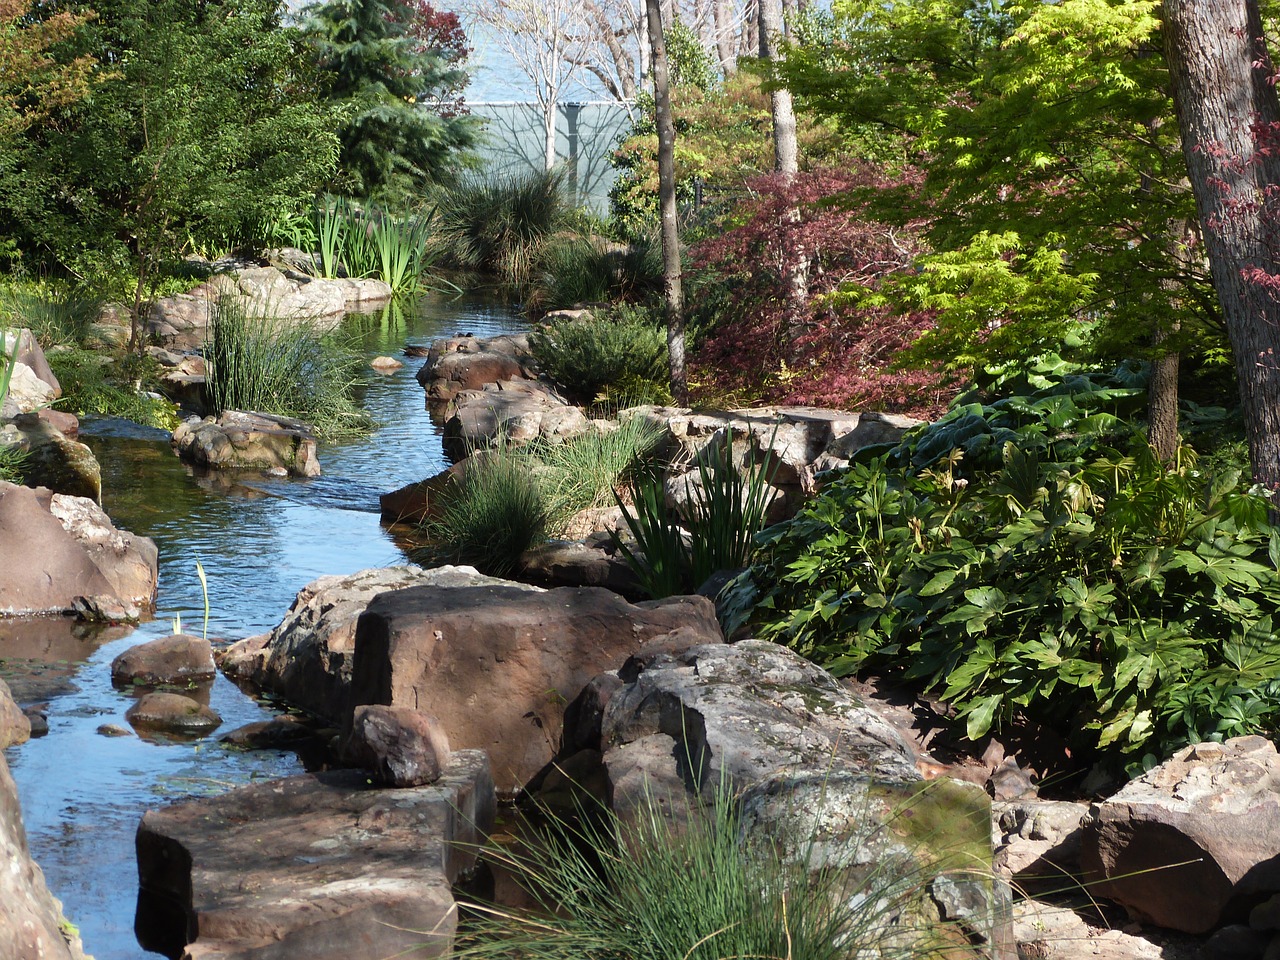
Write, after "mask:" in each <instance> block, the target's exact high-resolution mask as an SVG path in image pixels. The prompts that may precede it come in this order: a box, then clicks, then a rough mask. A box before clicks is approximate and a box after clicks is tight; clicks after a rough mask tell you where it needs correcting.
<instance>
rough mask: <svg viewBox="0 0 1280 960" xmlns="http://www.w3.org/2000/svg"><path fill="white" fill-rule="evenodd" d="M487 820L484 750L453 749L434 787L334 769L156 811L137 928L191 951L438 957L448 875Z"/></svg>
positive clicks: (447, 914)
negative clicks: (379, 783) (385, 784)
mask: <svg viewBox="0 0 1280 960" xmlns="http://www.w3.org/2000/svg"><path fill="white" fill-rule="evenodd" d="M493 820H494V793H493V781H492V780H491V779H490V777H489V770H488V762H487V760H486V759H485V756H484V754H483V753H481V752H480V751H463V752H459V753H455V754H453V755H452V756H451V757H450V758H449V759H448V762H447V763H446V764H445V766H444V769H443V770H442V772H441V777H440V779H439V781H438V782H437V783H435V784H433V785H431V786H424V787H412V788H407V789H402V790H377V789H370V788H369V786H368V784H367V782H366V775H365V774H364V773H362V772H361V771H356V770H341V771H331V772H327V773H318V774H304V775H301V776H296V777H289V778H288V779H285V780H276V781H273V782H270V783H263V784H256V785H253V786H248V787H241V788H239V789H237V790H233V791H231V792H229V793H225V794H222V795H221V796H218V797H212V798H208V799H200V800H189V801H186V802H182V803H177V804H174V805H172V806H169V807H166V808H164V809H162V810H150V811H148V812H147V814H146V815H145V816H144V817H143V818H142V824H141V825H140V826H139V828H138V839H137V848H138V877H139V881H140V887H141V891H140V893H139V904H138V930H139V939H140V941H141V942H142V944H143V946H144V947H147V948H149V949H156V950H160V951H162V952H168V953H169V954H170V955H174V956H176V955H177V954H178V953H179V952H182V950H183V947H184V946H185V948H186V949H185V952H183V954H182V955H183V956H184V957H187V958H189V960H214V958H217V960H293V958H300V957H305V958H307V960H352V958H371V960H372V958H383V957H397V956H408V955H412V956H414V957H435V956H441V955H443V954H446V953H448V952H449V949H450V947H451V945H452V942H453V935H454V931H455V930H456V928H457V922H458V911H457V906H456V904H455V903H454V900H453V895H452V892H451V887H452V885H453V884H454V883H455V882H456V881H458V880H460V879H462V878H463V876H464V875H465V874H466V873H467V872H469V871H470V870H471V869H472V868H473V867H474V865H475V856H476V851H477V848H478V844H479V843H480V841H481V840H482V839H483V837H484V836H485V835H486V834H487V832H488V831H489V830H490V829H491V828H492V825H493Z"/></svg>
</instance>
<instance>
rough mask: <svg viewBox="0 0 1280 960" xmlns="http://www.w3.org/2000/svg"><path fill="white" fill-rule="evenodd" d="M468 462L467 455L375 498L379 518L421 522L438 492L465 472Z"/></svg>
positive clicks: (428, 515) (400, 521) (431, 511)
mask: <svg viewBox="0 0 1280 960" xmlns="http://www.w3.org/2000/svg"><path fill="white" fill-rule="evenodd" d="M469 462H470V458H468V459H467V460H464V461H462V463H455V464H454V465H453V466H451V467H449V468H448V469H447V470H442V471H441V472H440V473H437V474H436V475H435V476H434V477H428V478H427V479H425V480H419V481H417V482H416V483H410V484H406V485H405V486H403V487H401V488H400V489H399V490H392V491H391V492H390V493H384V494H383V495H382V496H380V497H379V498H378V505H379V507H380V508H381V511H382V519H383V520H385V521H386V522H387V523H421V522H422V521H423V520H427V519H429V518H430V517H431V516H432V515H433V512H434V510H435V503H436V501H437V500H438V498H439V497H440V495H441V494H442V493H443V492H444V491H445V490H446V489H447V488H448V487H449V485H450V484H452V483H457V482H460V481H461V480H462V479H463V477H465V476H466V471H467V466H466V465H467V464H468V463H469Z"/></svg>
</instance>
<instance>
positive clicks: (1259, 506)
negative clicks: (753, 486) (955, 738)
mask: <svg viewBox="0 0 1280 960" xmlns="http://www.w3.org/2000/svg"><path fill="white" fill-rule="evenodd" d="M999 386H1003V387H1004V392H1005V393H1006V394H1007V395H1005V396H1002V397H998V398H994V399H991V400H989V401H987V402H980V401H976V400H975V401H973V402H970V403H959V404H957V405H956V406H954V407H953V409H952V410H951V411H950V412H949V413H948V415H947V416H946V417H944V418H942V419H941V420H939V421H938V422H936V423H934V424H930V425H928V426H925V427H923V428H920V429H918V430H916V431H914V432H913V433H912V434H910V435H909V436H908V437H907V438H906V439H905V440H904V441H903V443H902V444H900V445H899V446H897V447H896V448H894V449H892V450H889V451H880V452H878V453H877V452H875V451H872V452H871V453H869V454H868V455H867V456H866V457H865V458H864V460H865V462H860V463H857V464H855V465H854V466H853V467H852V468H851V469H850V470H849V471H848V472H847V473H845V474H844V475H842V476H840V477H839V478H838V479H835V480H834V481H832V482H830V483H829V484H828V485H827V486H826V488H825V489H824V490H823V492H822V494H821V495H820V496H819V497H817V498H816V499H815V500H813V501H812V502H811V503H809V504H808V505H807V506H806V507H805V508H804V509H802V510H801V511H800V513H799V514H798V515H797V516H796V517H795V518H794V519H793V520H791V521H789V522H787V523H785V524H782V525H779V526H777V527H774V528H772V529H770V530H769V531H766V533H765V534H764V535H763V536H762V537H761V538H760V539H759V541H758V542H759V545H760V548H761V558H760V561H759V563H758V564H757V565H756V566H755V567H753V568H752V569H751V570H750V571H749V572H748V573H747V574H746V575H745V576H743V577H742V578H740V579H739V581H738V582H737V583H736V584H735V585H733V587H732V588H731V590H730V591H729V593H728V594H727V595H726V597H725V598H723V600H724V608H725V610H726V613H727V614H728V616H729V617H730V621H731V624H730V625H731V627H732V626H736V625H740V624H741V623H743V622H744V620H746V619H748V618H749V619H750V620H751V622H752V623H753V624H754V628H755V632H756V635H757V636H760V637H764V638H769V639H773V640H777V641H779V642H783V643H786V644H789V645H791V646H793V647H795V648H796V649H797V650H798V651H800V652H801V653H803V654H805V655H806V656H808V657H810V658H812V659H814V660H816V661H818V662H819V663H821V664H823V665H825V666H826V667H828V668H829V669H831V670H832V671H834V672H835V673H837V674H842V675H843V674H850V673H854V672H859V671H872V672H876V673H881V674H887V675H892V676H896V677H899V678H901V679H903V680H905V681H908V682H910V683H914V684H916V685H918V686H920V687H922V688H923V689H926V690H930V691H933V692H934V693H936V694H938V695H940V696H941V698H942V699H943V700H945V701H946V702H948V703H949V704H951V705H952V706H953V707H954V708H955V710H956V711H957V714H958V716H959V718H960V719H961V720H962V721H963V723H964V725H965V729H966V733H967V735H968V736H969V737H971V738H975V739H977V738H981V737H983V736H984V735H986V734H987V733H989V732H997V731H1000V730H1001V729H1003V728H1005V727H1007V726H1008V725H1010V724H1022V723H1030V724H1032V725H1036V726H1040V727H1043V728H1048V729H1051V730H1054V731H1056V732H1057V733H1058V734H1060V735H1062V736H1064V737H1066V738H1067V739H1068V741H1069V743H1070V745H1071V748H1072V750H1073V752H1074V754H1075V756H1076V757H1077V758H1078V759H1080V760H1082V761H1084V762H1085V765H1087V763H1088V762H1089V761H1097V762H1098V763H1100V764H1101V765H1103V766H1104V767H1109V768H1112V769H1121V768H1123V769H1127V770H1128V771H1129V772H1130V773H1132V772H1134V771H1137V770H1141V769H1143V768H1145V767H1148V766H1150V765H1152V764H1153V763H1155V762H1157V761H1159V760H1162V759H1164V757H1166V756H1167V755H1168V754H1169V753H1170V752H1172V751H1173V750H1174V749H1176V748H1177V747H1179V746H1181V745H1183V744H1185V743H1188V742H1196V741H1199V740H1202V739H1223V738H1226V737H1230V736H1236V735H1240V734H1246V733H1254V732H1270V731H1271V730H1272V729H1273V727H1274V725H1275V723H1276V719H1277V716H1278V715H1280V700H1278V699H1277V696H1278V695H1280V641H1278V640H1277V639H1276V637H1275V634H1274V631H1273V618H1274V617H1275V616H1276V615H1277V610H1278V606H1280V577H1278V576H1277V568H1278V565H1280V530H1277V528H1275V527H1273V526H1272V524H1271V523H1270V521H1269V518H1268V509H1269V501H1268V500H1267V499H1266V498H1264V497H1262V496H1260V495H1259V494H1258V493H1256V492H1254V491H1253V490H1251V489H1250V488H1249V487H1247V485H1246V484H1245V482H1244V481H1242V479H1241V473H1240V470H1239V469H1238V468H1237V469H1234V470H1229V471H1225V472H1220V471H1217V470H1215V471H1214V472H1212V473H1210V472H1206V471H1202V470H1201V469H1199V468H1198V466H1197V461H1196V454H1195V452H1194V451H1193V450H1192V449H1191V448H1190V447H1188V446H1183V447H1182V448H1181V449H1180V450H1179V452H1178V455H1177V458H1176V459H1175V461H1174V462H1172V463H1170V464H1162V463H1161V462H1159V460H1158V459H1157V458H1156V457H1155V455H1154V454H1153V453H1152V451H1151V449H1150V447H1149V446H1147V444H1146V441H1145V439H1144V438H1143V437H1142V435H1141V434H1140V433H1138V431H1137V430H1136V428H1135V427H1134V426H1133V422H1132V421H1131V420H1128V419H1126V418H1125V413H1126V412H1127V410H1128V409H1131V408H1132V407H1134V406H1135V405H1140V404H1141V402H1142V389H1141V388H1142V383H1141V378H1140V376H1139V375H1138V372H1137V371H1136V369H1135V368H1121V369H1119V370H1117V371H1115V372H1113V373H1111V374H1090V373H1087V372H1084V371H1080V370H1074V369H1072V368H1070V367H1069V366H1068V365H1065V364H1061V363H1051V364H1047V365H1043V366H1042V367H1041V369H1040V371H1039V372H1038V373H1034V374H1033V375H1032V376H1031V377H1029V378H1022V379H1021V380H1020V381H1019V382H1006V383H1004V384H1002V385H999ZM1013 390H1017V392H1012V391H1013Z"/></svg>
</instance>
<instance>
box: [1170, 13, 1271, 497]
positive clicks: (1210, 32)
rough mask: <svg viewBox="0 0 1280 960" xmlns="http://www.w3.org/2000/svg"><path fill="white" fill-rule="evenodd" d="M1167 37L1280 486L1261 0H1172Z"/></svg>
mask: <svg viewBox="0 0 1280 960" xmlns="http://www.w3.org/2000/svg"><path fill="white" fill-rule="evenodd" d="M1163 29H1164V46H1165V55H1166V58H1167V60H1168V63H1169V74H1170V78H1171V80H1172V83H1173V95H1174V105H1175V107H1176V109H1177V114H1178V123H1179V126H1180V127H1181V130H1182V150H1183V155H1184V156H1185V158H1186V162H1187V169H1188V172H1189V175H1190V180H1191V188H1192V191H1193V192H1194V194H1195V198H1196V210H1197V213H1198V215H1199V218H1200V222H1201V224H1202V225H1203V227H1204V230H1203V233H1204V242H1205V252H1206V254H1207V256H1208V260H1209V266H1210V269H1211V271H1212V273H1213V284H1214V288H1215V289H1216V291H1217V294H1218V301H1219V303H1220V305H1221V308H1222V313H1223V319H1224V320H1225V322H1226V327H1227V333H1228V335H1229V337H1230V339H1231V346H1232V350H1233V352H1234V354H1235V366H1236V375H1237V377H1238V379H1239V382H1240V400H1241V405H1242V407H1243V410H1244V418H1245V431H1246V434H1247V436H1248V440H1249V457H1250V460H1251V462H1252V465H1253V477H1254V479H1255V480H1256V481H1258V482H1259V483H1262V484H1265V485H1266V486H1267V487H1268V488H1270V489H1273V490H1274V489H1280V300H1278V299H1277V297H1276V296H1275V295H1274V294H1273V293H1271V292H1269V290H1268V288H1267V287H1266V286H1265V285H1263V284H1260V283H1258V282H1257V280H1256V279H1250V278H1249V276H1248V271H1249V270H1251V269H1255V268H1256V269H1262V270H1265V271H1266V272H1267V273H1270V274H1274V273H1275V272H1276V262H1275V256H1274V251H1275V250H1276V246H1275V244H1274V241H1275V240H1276V239H1277V236H1276V234H1277V224H1276V223H1274V222H1268V221H1269V219H1271V218H1270V217H1269V216H1268V214H1267V211H1266V209H1265V204H1264V201H1265V199H1266V197H1265V191H1266V189H1267V188H1268V187H1273V186H1280V160H1277V159H1276V158H1274V157H1266V156H1258V155H1256V149H1255V147H1256V144H1255V139H1254V135H1253V124H1254V123H1263V124H1268V123H1274V122H1276V121H1277V120H1278V119H1280V107H1278V105H1277V100H1276V92H1275V88H1274V87H1273V86H1272V85H1271V84H1270V83H1269V82H1268V80H1269V74H1270V73H1271V72H1272V70H1271V69H1270V68H1269V67H1265V68H1259V67H1256V66H1255V63H1263V64H1268V63H1269V60H1268V58H1267V52H1266V48H1265V42H1264V41H1263V39H1262V37H1263V32H1262V19H1261V16H1260V14H1259V10H1258V4H1257V0H1244V2H1240V0H1166V2H1165V4H1164V27H1163Z"/></svg>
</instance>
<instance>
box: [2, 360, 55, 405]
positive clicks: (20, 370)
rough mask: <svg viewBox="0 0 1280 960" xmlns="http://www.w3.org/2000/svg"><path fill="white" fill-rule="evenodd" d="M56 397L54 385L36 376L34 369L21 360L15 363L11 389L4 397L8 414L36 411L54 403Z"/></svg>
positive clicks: (10, 381) (10, 382) (11, 377)
mask: <svg viewBox="0 0 1280 960" xmlns="http://www.w3.org/2000/svg"><path fill="white" fill-rule="evenodd" d="M54 399H55V393H54V389H53V387H52V386H50V385H49V384H47V383H45V382H44V381H43V380H41V379H40V378H39V377H38V376H36V372H35V371H34V370H32V369H31V368H30V367H28V366H27V365H26V364H25V363H23V362H22V361H21V360H19V361H17V362H16V363H15V364H14V365H13V373H12V374H11V376H10V379H9V390H8V392H7V393H6V394H5V397H4V401H5V407H4V410H5V415H6V416H14V415H15V414H19V413H34V412H35V411H37V410H39V409H40V408H41V407H44V406H47V405H48V404H50V403H53V401H54Z"/></svg>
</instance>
